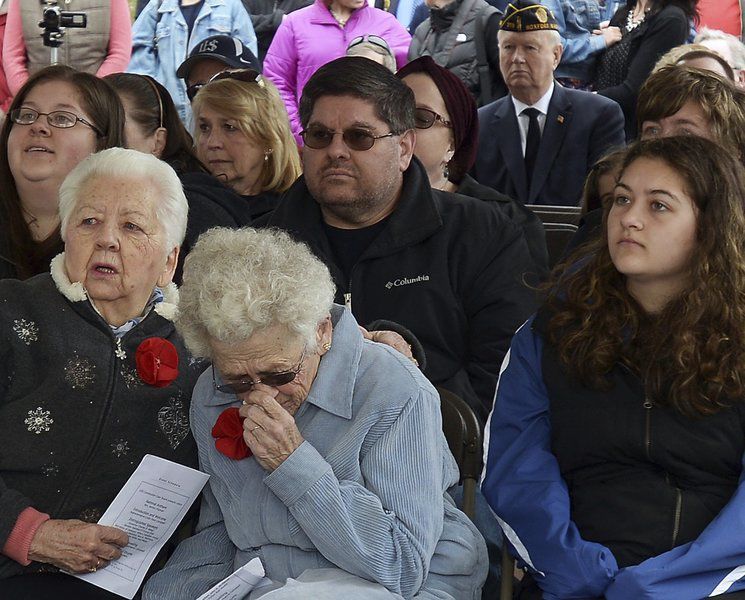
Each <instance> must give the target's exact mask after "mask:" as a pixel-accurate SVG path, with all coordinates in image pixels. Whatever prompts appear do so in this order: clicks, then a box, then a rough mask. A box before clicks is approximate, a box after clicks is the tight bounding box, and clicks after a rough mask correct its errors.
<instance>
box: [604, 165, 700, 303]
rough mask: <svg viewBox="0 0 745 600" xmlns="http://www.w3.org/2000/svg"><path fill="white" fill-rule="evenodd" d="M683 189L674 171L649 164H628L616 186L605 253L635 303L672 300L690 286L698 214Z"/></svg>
mask: <svg viewBox="0 0 745 600" xmlns="http://www.w3.org/2000/svg"><path fill="white" fill-rule="evenodd" d="M686 187H687V186H686V185H685V180H684V179H683V178H682V177H681V176H680V175H679V174H678V172H677V171H675V170H674V169H672V168H671V167H670V166H669V165H668V164H667V163H665V162H663V161H661V160H657V159H651V158H639V159H637V160H635V161H634V162H633V163H631V164H630V165H629V166H628V167H627V168H626V170H625V171H624V172H623V174H622V175H621V178H620V180H619V182H618V185H616V188H615V191H614V198H613V204H612V206H611V209H610V213H609V214H608V250H609V251H610V256H611V259H612V260H613V264H614V265H615V267H616V269H618V271H619V272H620V273H622V274H623V275H625V276H626V281H627V287H628V289H629V292H630V293H631V294H632V296H634V297H636V298H637V300H640V301H641V298H640V296H639V295H640V294H641V295H646V294H649V293H653V294H655V295H656V296H657V297H664V298H667V299H669V298H672V297H673V296H675V294H677V293H678V292H679V291H680V290H681V289H683V287H684V286H685V285H686V284H687V282H688V278H689V271H690V265H691V258H692V256H693V253H694V251H695V249H696V246H697V241H696V223H697V219H698V215H697V212H698V211H697V209H696V206H695V203H694V200H693V198H691V197H690V195H689V193H688V191H687V189H686ZM642 304H644V303H643V302H642Z"/></svg>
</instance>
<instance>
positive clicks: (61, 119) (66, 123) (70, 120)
mask: <svg viewBox="0 0 745 600" xmlns="http://www.w3.org/2000/svg"><path fill="white" fill-rule="evenodd" d="M39 117H46V118H47V124H48V125H49V126H50V127H56V128H57V129H69V128H70V127H75V125H77V123H78V121H80V122H81V123H82V124H83V125H87V126H88V127H90V128H91V129H92V130H93V131H95V132H96V134H97V135H98V136H99V137H103V133H101V132H100V131H99V129H98V127H96V126H95V125H94V124H93V123H90V122H88V121H86V120H85V119H84V118H82V117H79V116H78V115H76V114H75V113H71V112H69V111H67V110H53V111H52V112H48V113H43V112H39V111H38V110H34V109H33V108H26V107H25V106H22V107H21V108H16V109H14V110H11V111H10V120H11V121H13V123H17V124H18V125H31V124H33V123H36V120H37V119H38V118H39Z"/></svg>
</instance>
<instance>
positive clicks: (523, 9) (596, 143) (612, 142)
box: [474, 0, 624, 206]
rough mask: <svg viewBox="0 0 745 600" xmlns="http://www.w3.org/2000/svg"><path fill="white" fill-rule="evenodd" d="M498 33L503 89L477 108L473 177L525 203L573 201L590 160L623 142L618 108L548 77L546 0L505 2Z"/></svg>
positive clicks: (555, 59)
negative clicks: (503, 92)
mask: <svg viewBox="0 0 745 600" xmlns="http://www.w3.org/2000/svg"><path fill="white" fill-rule="evenodd" d="M498 40H499V66H500V70H501V71H502V76H503V77H504V81H505V83H506V84H507V88H508V90H509V92H510V93H509V94H508V95H507V96H505V97H504V98H500V99H499V100H497V101H495V102H492V103H491V104H487V105H486V106H484V107H482V108H481V109H479V129H480V131H479V148H478V153H477V158H476V165H475V167H474V176H475V177H476V179H477V180H478V181H479V182H480V183H482V184H484V185H488V186H490V187H492V188H494V189H496V190H498V191H500V192H503V193H505V194H507V195H508V196H511V197H513V198H516V199H518V200H520V201H521V202H523V203H525V204H551V205H566V206H572V205H574V206H576V205H577V204H579V202H580V198H581V195H582V186H583V184H584V180H585V176H586V175H587V172H588V171H589V169H590V167H591V166H592V165H593V164H594V163H595V162H596V161H597V160H598V159H599V158H600V157H601V156H603V154H605V153H606V152H608V150H610V149H611V148H613V147H616V146H623V145H624V119H623V113H622V111H621V108H620V107H619V106H618V104H616V103H615V102H614V101H613V100H609V99H608V98H604V97H603V96H598V95H597V94H592V93H590V92H583V91H578V90H571V89H567V88H563V87H562V86H561V85H559V84H558V83H556V82H555V81H554V70H555V69H556V67H557V66H558V65H559V61H560V60H561V53H562V46H561V38H560V37H559V33H558V25H557V22H556V19H555V18H554V16H553V14H552V13H551V11H550V10H548V9H547V8H546V7H544V6H542V5H540V4H536V3H535V2H531V1H530V0H517V1H516V2H513V3H512V4H510V5H509V6H508V7H507V12H506V13H505V16H504V19H502V21H501V23H500V31H499V34H498Z"/></svg>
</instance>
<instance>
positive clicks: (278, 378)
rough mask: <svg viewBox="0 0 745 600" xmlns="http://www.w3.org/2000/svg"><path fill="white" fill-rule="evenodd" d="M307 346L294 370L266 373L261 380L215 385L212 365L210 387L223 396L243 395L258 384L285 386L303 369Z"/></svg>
mask: <svg viewBox="0 0 745 600" xmlns="http://www.w3.org/2000/svg"><path fill="white" fill-rule="evenodd" d="M307 348H308V347H307V345H306V346H303V353H302V354H301V355H300V360H299V361H298V364H297V366H296V367H295V368H294V369H290V370H289V371H279V372H277V373H267V374H266V375H264V376H263V377H262V378H261V379H256V380H252V379H241V380H240V381H230V382H228V383H223V384H222V385H218V384H217V380H216V379H215V365H212V385H213V386H214V387H215V389H216V390H217V391H218V392H222V393H223V394H236V395H237V394H245V393H246V392H248V391H250V390H251V389H252V388H253V387H254V386H255V385H258V384H260V383H262V384H264V385H268V386H269V387H279V386H280V385H286V384H288V383H290V382H292V381H294V380H295V377H297V376H298V374H299V373H300V371H302V369H303V361H305V351H306V350H307Z"/></svg>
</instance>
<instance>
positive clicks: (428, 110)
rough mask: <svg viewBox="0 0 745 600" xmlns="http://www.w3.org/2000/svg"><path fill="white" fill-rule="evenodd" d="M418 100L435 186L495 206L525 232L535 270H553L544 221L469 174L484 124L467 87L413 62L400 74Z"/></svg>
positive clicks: (423, 156) (422, 147) (422, 149)
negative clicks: (549, 266)
mask: <svg viewBox="0 0 745 600" xmlns="http://www.w3.org/2000/svg"><path fill="white" fill-rule="evenodd" d="M397 77H399V78H400V79H401V80H402V81H403V82H404V83H405V84H406V85H408V86H409V87H410V88H411V89H412V91H413V92H414V97H415V99H416V114H415V118H416V128H417V144H416V149H415V154H416V157H417V158H418V159H419V160H420V161H421V162H422V164H423V165H424V168H425V169H426V170H427V175H428V176H429V182H430V185H431V186H432V187H433V188H435V189H438V190H442V191H446V192H456V193H458V194H463V195H464V196H471V197H472V198H478V199H480V200H488V201H493V202H495V203H496V205H497V206H498V207H499V208H500V209H501V210H502V211H504V212H505V213H506V214H507V215H508V216H509V217H510V219H512V221H514V222H515V223H516V224H517V225H519V226H520V227H521V228H522V229H523V232H524V233H525V239H526V241H527V242H528V247H529V249H530V254H531V256H532V257H533V260H534V261H535V264H536V267H538V268H540V269H545V268H546V267H547V265H548V253H547V250H546V235H545V232H544V230H543V225H542V224H541V220H540V219H539V218H538V217H537V216H536V215H535V214H533V212H532V211H531V210H530V209H529V208H526V207H525V206H523V205H522V204H520V203H519V202H516V201H515V200H513V199H512V198H510V197H509V196H505V195H504V194H502V193H500V192H497V191H496V190H494V189H492V188H490V187H487V186H485V185H481V184H480V183H478V182H477V181H476V180H475V179H474V178H473V177H471V176H470V175H469V174H468V171H469V170H470V169H471V167H473V163H474V161H475V160H476V148H477V147H478V134H479V131H478V129H479V120H478V113H477V110H476V103H475V102H474V99H473V97H472V96H471V94H470V93H469V91H468V88H466V86H465V85H464V84H463V82H462V81H461V80H460V79H458V77H456V76H455V75H453V74H452V73H451V72H450V71H448V70H447V69H445V68H443V67H441V66H439V65H438V64H436V63H435V61H434V60H432V58H431V57H429V56H422V57H420V58H417V59H415V60H412V61H411V62H410V63H409V64H407V65H406V66H405V67H403V68H402V69H400V70H399V71H398V73H397Z"/></svg>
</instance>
